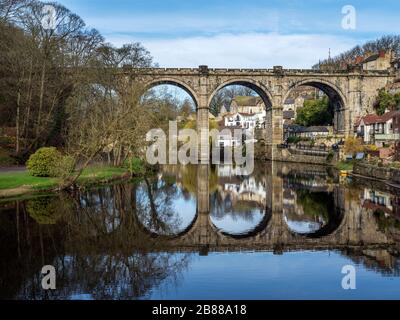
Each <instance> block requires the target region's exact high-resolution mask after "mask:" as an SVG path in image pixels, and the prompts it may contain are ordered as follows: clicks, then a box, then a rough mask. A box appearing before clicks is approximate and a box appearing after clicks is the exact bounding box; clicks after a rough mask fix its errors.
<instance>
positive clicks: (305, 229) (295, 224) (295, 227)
mask: <svg viewBox="0 0 400 320" xmlns="http://www.w3.org/2000/svg"><path fill="white" fill-rule="evenodd" d="M285 220H286V223H287V225H288V227H289V229H290V230H292V231H293V232H296V233H312V232H316V231H318V230H319V229H321V228H322V227H323V225H321V224H320V223H318V222H314V221H293V220H289V219H287V218H286V217H285Z"/></svg>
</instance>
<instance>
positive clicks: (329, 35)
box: [58, 0, 400, 68]
mask: <svg viewBox="0 0 400 320" xmlns="http://www.w3.org/2000/svg"><path fill="white" fill-rule="evenodd" d="M58 2H59V3H61V4H62V5H64V6H65V7H67V8H68V9H70V10H71V11H72V12H74V13H76V14H78V15H79V16H80V17H81V18H83V20H84V21H85V22H86V24H87V26H88V27H90V28H96V29H98V30H99V31H100V32H101V33H102V35H103V36H104V37H105V38H106V41H107V42H110V43H112V44H114V45H116V46H120V45H122V44H124V43H129V42H141V43H142V44H143V45H144V46H145V47H146V48H147V49H148V50H149V51H150V53H151V54H152V56H153V57H154V61H155V62H156V63H158V64H159V66H160V67H182V68H184V67H193V68H196V67H198V66H199V65H208V66H209V67H213V68H272V67H273V66H276V65H281V66H283V67H284V68H310V67H312V65H314V64H315V63H318V61H319V60H323V59H326V58H327V57H328V56H329V51H331V55H332V56H335V55H337V54H339V53H341V52H343V51H345V50H348V49H350V48H352V47H354V46H355V45H357V44H363V43H364V42H366V41H368V40H374V39H376V38H378V37H380V36H382V35H386V34H394V33H395V32H396V31H397V32H398V31H399V30H400V18H399V16H400V14H399V12H400V1H399V0H381V1H376V0H374V1H372V0H347V1H342V0H247V1H245V0H240V1H239V0H112V1H111V0H59V1H58ZM348 5H350V6H352V7H353V8H354V9H355V18H356V19H355V20H351V23H352V22H354V21H355V24H353V25H352V26H354V27H355V28H354V29H353V28H351V29H348V28H343V26H342V22H343V20H345V21H348V20H347V17H349V15H348V13H349V12H348V11H347V12H345V13H343V12H342V9H343V7H344V6H348ZM347 25H348V24H347Z"/></svg>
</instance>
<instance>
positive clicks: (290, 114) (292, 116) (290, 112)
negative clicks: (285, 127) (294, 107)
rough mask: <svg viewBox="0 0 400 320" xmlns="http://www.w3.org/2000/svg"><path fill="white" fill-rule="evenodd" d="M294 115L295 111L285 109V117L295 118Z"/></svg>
mask: <svg viewBox="0 0 400 320" xmlns="http://www.w3.org/2000/svg"><path fill="white" fill-rule="evenodd" d="M294 117H295V113H294V111H283V119H293V118H294Z"/></svg>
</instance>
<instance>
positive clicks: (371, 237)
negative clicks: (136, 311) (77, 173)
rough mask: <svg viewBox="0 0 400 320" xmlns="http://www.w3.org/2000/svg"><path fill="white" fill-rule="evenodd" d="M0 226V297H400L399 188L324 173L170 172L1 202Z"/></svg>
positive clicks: (271, 166)
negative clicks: (349, 279)
mask: <svg viewBox="0 0 400 320" xmlns="http://www.w3.org/2000/svg"><path fill="white" fill-rule="evenodd" d="M0 229H1V230H0V256H1V258H2V259H1V261H0V299H17V300H21V299H22V300H26V299H29V300H30V299H34V300H44V299H73V300H81V299H82V300H83V299H85V300H86V299H89V300H91V299H399V298H400V277H399V276H400V272H399V271H400V264H399V262H400V261H399V248H400V246H399V244H400V193H398V194H397V193H396V191H395V190H390V189H388V188H387V187H386V186H384V185H379V184H377V183H371V182H368V181H353V180H352V179H349V178H340V177H339V176H338V175H337V174H336V173H335V172H333V171H332V170H330V169H328V168H325V167H319V166H311V165H301V164H283V163H257V164H256V168H255V170H254V172H253V173H252V174H251V175H249V176H242V175H240V172H238V170H236V169H235V168H234V167H232V166H224V165H220V166H213V167H208V166H186V167H179V166H168V167H163V168H162V169H161V170H160V172H159V173H158V174H157V175H155V176H154V177H151V178H148V179H144V180H136V181H132V182H129V183H124V184H118V185H112V186H106V187H101V188H95V189H91V190H86V191H82V192H79V193H75V194H58V195H57V194H54V195H40V196H32V197H28V198H25V199H19V200H13V201H2V202H0ZM45 265H51V266H54V267H55V270H56V289H55V290H48V291H46V290H43V289H42V278H43V275H42V274H41V270H42V267H43V266H45ZM346 266H352V267H354V270H355V278H354V285H355V289H350V290H345V289H344V287H343V286H342V282H343V278H344V277H345V276H346V274H345V273H342V271H343V270H344V267H346Z"/></svg>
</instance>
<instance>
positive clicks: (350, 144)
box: [344, 137, 364, 155]
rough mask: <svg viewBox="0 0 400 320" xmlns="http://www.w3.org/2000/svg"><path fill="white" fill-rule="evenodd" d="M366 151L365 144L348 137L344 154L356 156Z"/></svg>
mask: <svg viewBox="0 0 400 320" xmlns="http://www.w3.org/2000/svg"><path fill="white" fill-rule="evenodd" d="M362 151H364V146H363V143H362V141H361V140H360V139H358V138H355V137H348V138H347V139H346V141H345V143H344V152H345V153H346V154H351V155H354V154H355V153H358V152H362Z"/></svg>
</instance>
